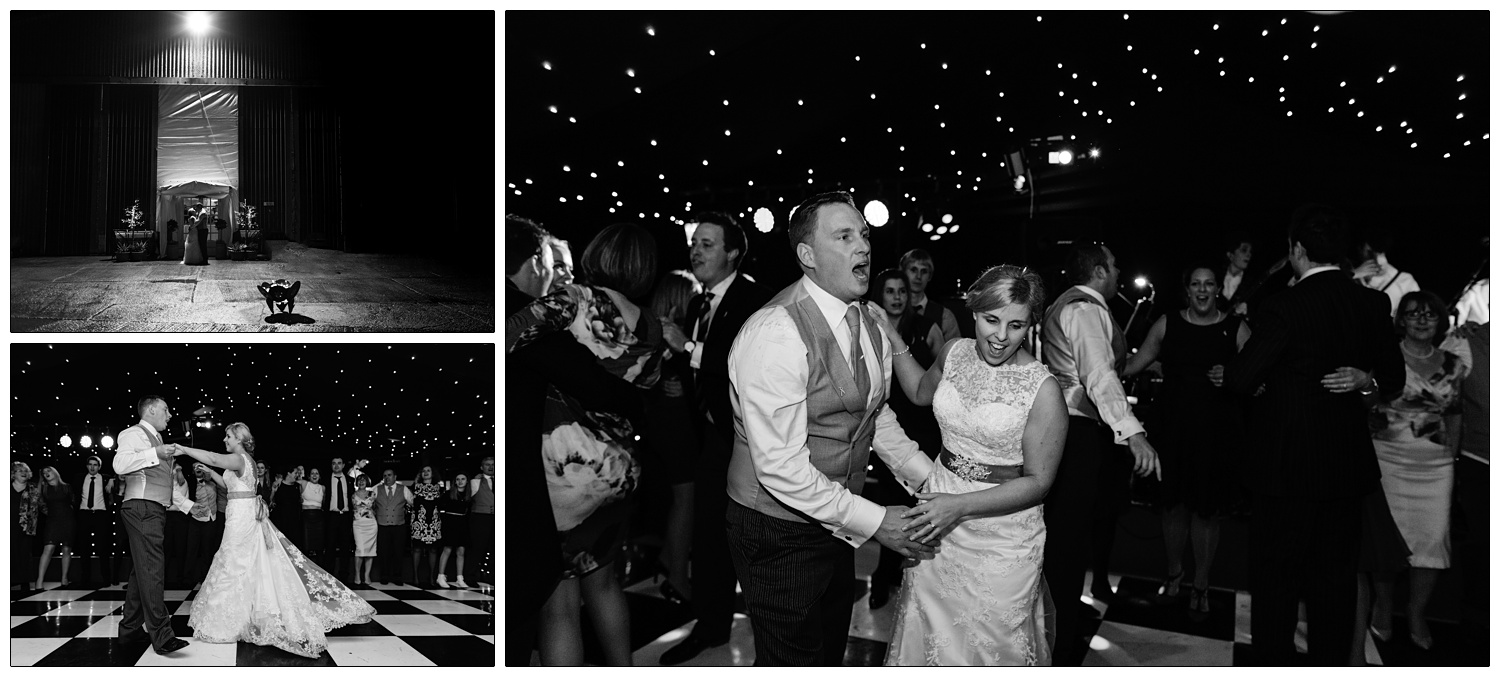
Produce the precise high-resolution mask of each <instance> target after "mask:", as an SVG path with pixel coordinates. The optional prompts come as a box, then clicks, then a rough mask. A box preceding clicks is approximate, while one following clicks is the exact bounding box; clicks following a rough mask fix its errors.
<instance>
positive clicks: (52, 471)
mask: <svg viewBox="0 0 1500 677" xmlns="http://www.w3.org/2000/svg"><path fill="white" fill-rule="evenodd" d="M40 488H41V500H42V515H43V516H44V517H45V518H46V519H44V520H42V524H43V526H44V529H43V531H42V542H43V543H45V544H46V545H44V546H43V547H42V560H41V562H40V563H39V564H38V565H37V568H36V587H37V588H38V589H41V587H42V578H43V577H45V576H46V575H47V565H49V564H51V563H52V553H53V552H54V550H55V551H56V552H58V553H59V554H61V555H62V573H61V575H60V576H59V578H58V580H60V581H62V586H63V587H67V586H68V585H69V581H68V565H69V564H71V563H72V562H73V531H74V528H73V525H74V520H73V487H72V486H69V485H68V483H67V482H64V481H63V480H62V475H61V474H59V473H58V472H57V468H54V467H52V466H50V465H49V466H45V467H43V468H42V484H41V487H40Z"/></svg>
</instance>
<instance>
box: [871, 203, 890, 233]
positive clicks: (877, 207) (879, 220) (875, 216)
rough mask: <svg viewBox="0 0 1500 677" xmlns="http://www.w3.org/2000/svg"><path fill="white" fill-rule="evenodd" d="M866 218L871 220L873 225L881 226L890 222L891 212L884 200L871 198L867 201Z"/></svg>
mask: <svg viewBox="0 0 1500 677" xmlns="http://www.w3.org/2000/svg"><path fill="white" fill-rule="evenodd" d="M865 220H866V221H869V222H870V225H871V226H873V227H875V228H879V227H881V226H883V225H885V224H886V223H889V222H890V220H891V212H890V210H889V209H887V208H886V206H885V203H884V202H881V201H880V200H870V201H869V202H867V203H865Z"/></svg>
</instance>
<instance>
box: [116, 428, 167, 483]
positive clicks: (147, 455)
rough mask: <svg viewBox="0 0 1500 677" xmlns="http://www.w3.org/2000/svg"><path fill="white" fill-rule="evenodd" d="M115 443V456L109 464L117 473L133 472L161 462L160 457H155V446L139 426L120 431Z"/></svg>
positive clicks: (152, 466)
mask: <svg viewBox="0 0 1500 677" xmlns="http://www.w3.org/2000/svg"><path fill="white" fill-rule="evenodd" d="M116 443H117V446H116V448H115V458H114V460H113V461H111V462H110V465H112V466H114V469H115V474H117V475H124V474H127V473H133V472H135V471H137V470H140V469H142V468H154V467H156V465H157V464H159V463H161V459H159V458H157V457H156V447H155V446H154V445H152V444H151V439H150V438H148V437H146V431H144V430H141V429H140V428H139V427H132V428H130V429H128V430H126V431H125V432H122V433H120V439H119V440H117V441H116Z"/></svg>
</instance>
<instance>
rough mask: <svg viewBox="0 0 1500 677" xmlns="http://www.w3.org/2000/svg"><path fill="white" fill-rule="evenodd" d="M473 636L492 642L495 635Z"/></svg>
mask: <svg viewBox="0 0 1500 677" xmlns="http://www.w3.org/2000/svg"><path fill="white" fill-rule="evenodd" d="M474 636H475V637H478V638H480V639H482V640H484V641H486V642H489V643H490V644H494V643H495V636H494V635H474Z"/></svg>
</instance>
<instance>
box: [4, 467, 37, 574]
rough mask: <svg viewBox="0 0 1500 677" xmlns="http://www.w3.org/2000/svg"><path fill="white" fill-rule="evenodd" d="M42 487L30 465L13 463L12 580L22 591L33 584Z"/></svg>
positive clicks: (11, 503)
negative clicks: (34, 540)
mask: <svg viewBox="0 0 1500 677" xmlns="http://www.w3.org/2000/svg"><path fill="white" fill-rule="evenodd" d="M41 500H42V492H41V488H40V487H38V486H37V485H36V483H34V482H32V481H31V466H29V465H26V464H25V463H22V462H20V461H15V462H13V463H11V464H10V514H11V523H10V580H11V581H14V582H16V583H17V584H18V585H20V586H21V589H22V590H34V589H35V588H33V587H32V586H31V549H32V541H33V539H35V538H36V526H37V517H38V516H39V515H40V514H41Z"/></svg>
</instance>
